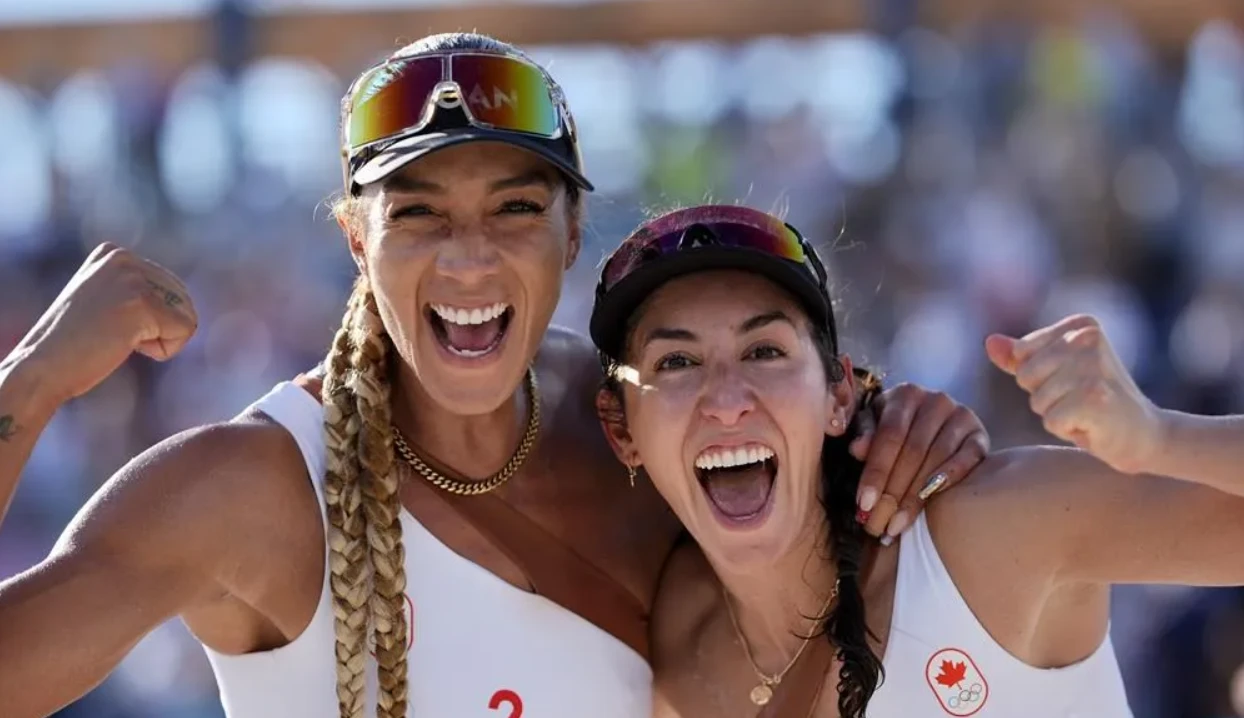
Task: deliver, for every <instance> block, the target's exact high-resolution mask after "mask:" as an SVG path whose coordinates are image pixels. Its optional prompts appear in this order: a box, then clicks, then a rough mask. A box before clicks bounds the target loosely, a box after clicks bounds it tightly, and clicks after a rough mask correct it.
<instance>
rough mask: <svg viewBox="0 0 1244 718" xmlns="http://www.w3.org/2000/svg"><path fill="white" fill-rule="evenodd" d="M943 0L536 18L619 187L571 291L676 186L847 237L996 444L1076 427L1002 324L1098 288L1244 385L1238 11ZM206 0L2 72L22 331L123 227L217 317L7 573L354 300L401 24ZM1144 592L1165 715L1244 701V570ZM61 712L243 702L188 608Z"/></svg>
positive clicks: (145, 391) (1056, 309) (1105, 316)
mask: <svg viewBox="0 0 1244 718" xmlns="http://www.w3.org/2000/svg"><path fill="white" fill-rule="evenodd" d="M660 2H661V4H662V5H665V4H666V3H669V4H670V5H677V2H676V1H675V0H660ZM18 4H19V5H20V3H18ZM54 4H55V3H54ZM59 4H60V5H64V4H65V3H64V2H61V3H59ZM82 4H83V6H84V7H85V6H86V5H87V3H86V2H85V0H83V3H82ZM106 4H107V3H102V5H106ZM148 4H151V3H148ZM641 4H642V3H641ZM787 4H789V3H787ZM919 4H920V3H916V2H914V0H913V2H886V3H881V4H878V7H879V8H881V9H882V10H881V11H879V12H876V13H873V14H872V15H870V16H869V18H868V22H865V23H862V24H861V26H860V27H858V28H853V29H849V30H844V31H842V32H835V33H831V34H822V35H812V36H803V37H781V36H768V37H760V38H752V39H747V40H731V41H729V42H715V41H711V40H702V39H701V40H695V41H688V42H672V41H671V42H660V43H655V44H647V45H644V44H641V45H634V44H631V45H626V46H622V45H610V44H600V43H593V44H591V45H572V44H544V45H540V46H532V47H528V48H527V49H528V50H530V51H531V52H532V54H533V55H534V56H535V57H536V58H537V59H538V60H540V61H542V62H544V63H546V64H547V66H548V67H549V68H550V70H551V71H552V73H553V74H554V76H555V77H556V78H557V79H558V80H559V81H560V82H561V83H562V85H563V86H564V87H565V89H566V92H567V94H568V97H569V100H570V103H571V107H572V109H573V111H574V112H575V114H576V115H577V119H578V124H579V128H580V130H581V134H582V137H583V143H584V153H585V156H586V162H587V167H588V173H589V175H590V176H591V177H592V178H593V179H594V181H595V182H596V184H597V187H598V188H599V191H598V192H597V194H596V195H595V196H593V197H592V198H591V203H590V205H589V222H590V226H589V244H588V245H587V251H585V252H584V254H583V256H582V258H581V260H580V261H579V263H578V266H577V267H576V268H575V269H574V270H573V271H572V273H571V275H570V277H569V279H568V284H567V287H566V290H565V292H564V294H563V297H562V303H561V306H560V308H559V311H558V315H557V318H556V320H557V321H558V322H559V323H562V324H566V325H569V326H571V327H575V328H578V329H585V328H586V319H587V316H588V313H589V311H590V302H591V289H592V286H593V283H594V277H595V271H596V268H597V265H598V262H599V259H600V258H601V257H602V256H603V255H604V253H605V252H606V251H607V250H608V249H609V248H611V247H612V246H613V245H614V244H615V243H616V242H617V241H618V240H619V239H620V238H621V237H622V236H624V235H625V233H626V232H627V231H628V230H629V229H630V228H632V227H633V226H635V224H636V223H637V222H639V221H640V220H641V219H642V218H643V217H644V216H645V214H647V213H651V212H653V211H657V210H661V209H664V208H668V207H670V206H674V205H685V204H691V203H697V202H701V201H703V200H707V199H711V200H715V201H726V202H735V201H739V202H745V203H748V204H751V205H754V206H757V207H760V208H763V209H776V210H780V211H783V212H785V213H786V214H787V216H788V217H789V218H790V220H791V221H792V222H793V223H794V224H795V225H796V226H798V227H800V228H801V229H802V230H803V231H804V233H805V234H807V235H808V236H810V237H812V238H815V239H816V240H817V241H818V242H819V243H821V244H822V246H823V247H824V248H825V249H826V251H827V252H828V257H829V261H830V264H831V265H832V267H831V271H832V273H833V275H834V277H835V282H836V291H837V292H838V296H839V299H840V312H841V314H842V316H843V317H844V324H845V330H844V331H845V333H846V335H847V341H846V345H847V348H848V351H849V352H850V353H851V354H852V356H853V357H854V358H855V359H856V361H857V363H860V362H862V363H867V364H870V365H873V366H876V367H880V368H881V369H883V370H884V371H885V372H886V373H887V375H888V381H890V382H899V381H914V382H919V383H921V384H924V385H927V386H930V387H937V388H941V389H945V390H948V391H949V392H951V393H952V394H953V395H954V396H955V397H957V398H958V399H960V400H962V401H964V402H967V403H969V404H970V405H971V406H972V407H973V408H975V409H976V411H977V412H978V413H979V414H980V415H981V416H982V417H983V418H984V419H985V421H986V424H987V425H988V427H989V428H990V429H991V431H992V434H993V440H994V445H995V446H997V447H1003V446H1010V445H1014V444H1017V443H1024V442H1032V441H1045V440H1048V439H1047V438H1046V437H1045V436H1044V435H1043V434H1042V433H1041V429H1040V425H1039V423H1037V422H1036V421H1034V420H1033V419H1032V417H1031V415H1030V413H1029V411H1028V408H1027V404H1026V401H1025V398H1024V396H1023V395H1021V394H1020V393H1019V392H1018V390H1016V389H1015V388H1014V387H1013V385H1011V383H1010V382H1008V381H1007V380H1006V378H1005V377H1003V376H1000V375H999V374H998V372H996V371H993V370H991V368H990V367H989V365H988V363H987V361H986V359H985V357H984V353H983V350H982V339H983V337H984V336H985V335H986V333H988V332H992V331H1004V332H1010V333H1023V332H1025V331H1027V330H1029V329H1032V328H1035V327H1036V326H1038V325H1041V324H1043V323H1046V322H1049V321H1051V320H1054V319H1057V318H1059V317H1061V316H1063V315H1066V314H1068V313H1071V312H1080V311H1083V312H1092V313H1094V314H1097V315H1098V316H1099V317H1101V318H1102V320H1103V321H1104V323H1105V326H1106V328H1107V332H1108V334H1109V335H1110V337H1111V338H1112V340H1113V341H1114V343H1115V346H1116V347H1117V348H1118V349H1119V351H1120V353H1121V354H1122V356H1123V357H1124V358H1125V360H1126V362H1127V363H1128V365H1129V366H1130V367H1131V368H1132V370H1133V371H1134V373H1135V375H1136V376H1137V377H1138V379H1139V381H1140V383H1141V385H1142V386H1143V388H1144V389H1145V390H1146V391H1147V392H1148V393H1149V395H1150V396H1151V397H1153V398H1154V399H1155V400H1156V401H1157V402H1159V403H1160V404H1162V405H1165V406H1169V407H1174V408H1179V409H1184V410H1188V411H1195V412H1203V413H1224V412H1241V411H1244V201H1242V194H1241V189H1242V188H1244V33H1242V32H1241V29H1240V28H1239V27H1238V26H1233V25H1232V24H1231V23H1229V22H1222V21H1216V20H1214V19H1213V18H1207V19H1206V20H1205V21H1204V22H1203V23H1200V24H1199V27H1198V29H1196V30H1195V32H1193V33H1190V34H1189V37H1187V38H1186V39H1185V40H1184V41H1181V42H1178V43H1176V44H1175V45H1174V46H1172V44H1171V43H1170V42H1162V43H1158V42H1155V41H1152V40H1151V39H1150V38H1149V37H1147V36H1146V34H1145V33H1143V32H1141V31H1140V30H1139V29H1138V28H1137V26H1136V24H1135V23H1134V22H1133V20H1132V18H1130V17H1129V15H1128V13H1127V12H1126V11H1123V12H1110V11H1106V10H1105V9H1102V10H1101V11H1094V12H1086V13H1084V14H1083V20H1082V21H1080V22H1077V23H1074V24H1070V25H1067V24H1062V25H1059V26H1048V25H1044V24H1041V23H1033V22H1024V21H981V22H974V23H967V24H964V25H963V26H961V27H951V28H942V29H938V30H934V29H930V28H929V27H925V26H922V25H921V24H920V23H919V22H917V21H915V20H914V19H913V18H915V17H916V15H915V14H914V13H913V12H912V7H914V6H916V5H919ZM930 4H936V3H930ZM193 5H194V6H195V8H196V9H197V11H199V12H204V13H206V16H207V17H209V18H210V19H211V20H212V21H213V22H215V27H216V32H217V33H218V34H217V36H216V40H217V42H216V43H215V55H214V56H213V55H211V54H205V56H203V57H202V58H201V61H200V62H197V63H195V64H194V65H193V66H192V67H190V68H189V69H186V70H185V71H184V72H181V71H179V72H178V73H177V74H176V75H175V76H173V77H172V78H171V79H170V78H169V77H168V76H167V74H166V73H160V72H157V71H155V69H154V68H153V67H152V66H151V65H150V64H148V63H145V62H144V60H143V58H142V57H134V58H133V59H132V61H127V62H114V63H109V64H108V65H107V66H100V67H95V68H92V69H87V70H78V71H75V72H73V73H57V72H55V71H51V70H49V68H48V67H46V66H44V65H41V64H39V63H34V62H32V63H30V64H29V65H28V66H12V65H11V64H10V65H9V66H7V67H6V68H5V69H4V71H3V72H0V129H2V130H3V138H2V139H0V355H2V354H3V353H4V351H5V350H7V349H8V348H9V347H11V346H12V345H13V344H15V343H16V342H17V341H18V339H19V338H20V337H21V336H22V335H23V334H24V333H25V332H26V331H27V329H28V328H29V327H30V325H31V324H32V322H33V321H34V319H35V318H36V317H37V316H38V314H39V313H40V312H41V311H42V309H43V308H44V307H45V306H46V305H47V304H48V302H50V301H51V300H52V298H53V297H54V296H55V295H56V294H57V293H58V291H59V290H60V288H61V286H62V284H63V283H64V281H65V280H66V279H67V278H68V277H69V275H70V274H71V273H72V272H73V271H74V269H75V268H76V267H77V266H78V264H79V263H80V262H81V260H82V259H83V257H84V256H85V254H86V253H87V252H89V251H90V250H91V248H93V247H94V246H95V245H96V244H98V243H99V242H102V241H112V242H116V243H118V244H122V245H126V246H131V247H133V248H135V249H136V250H138V251H140V252H142V253H143V254H145V255H146V256H149V257H151V258H153V259H155V260H157V261H159V262H161V263H163V264H165V266H168V267H170V268H172V269H174V270H175V271H177V272H178V273H179V274H180V275H181V276H182V277H183V278H184V279H185V280H186V281H187V283H188V285H189V287H190V289H191V292H192V294H193V297H194V300H195V302H196V303H197V305H198V310H199V314H200V316H201V317H202V325H201V328H200V331H199V334H198V336H197V337H196V338H195V339H194V341H193V342H191V344H190V345H189V347H188V348H187V349H186V351H185V352H184V353H183V354H182V355H181V356H179V357H178V358H177V359H176V360H175V361H172V362H170V363H168V364H165V365H156V364H154V363H152V362H149V361H145V360H135V361H132V362H131V363H129V364H128V365H126V366H125V367H124V368H123V369H122V370H121V371H120V372H119V373H118V374H117V375H116V376H114V377H113V378H112V379H110V380H109V381H108V382H107V383H106V384H104V385H103V386H101V387H100V388H99V389H97V390H96V391H94V392H93V393H91V394H90V395H89V396H87V397H85V398H83V399H81V400H79V401H76V402H74V403H73V404H71V405H70V406H67V407H66V408H64V409H63V410H62V411H61V412H60V414H59V415H58V416H57V418H56V420H55V421H54V423H53V424H52V426H51V427H50V428H49V429H48V431H47V433H46V434H45V436H44V437H43V439H42V441H41V443H40V444H39V447H38V449H37V451H36V453H35V456H34V458H33V459H32V461H31V462H30V465H29V467H28V469H27V471H26V475H25V477H24V478H23V480H22V484H21V488H20V490H19V492H18V495H17V499H16V505H15V507H14V509H13V510H12V511H11V512H10V514H9V516H8V518H7V520H6V522H5V524H4V526H3V528H2V530H0V578H2V577H5V576H9V575H12V574H14V573H17V572H18V571H20V570H22V569H24V568H26V567H28V566H29V565H31V564H32V563H34V562H36V561H37V560H38V559H40V558H41V557H42V556H43V555H44V554H45V553H46V552H47V551H48V549H49V548H50V547H51V545H52V543H53V542H54V540H55V539H56V537H57V535H58V534H59V532H60V531H61V529H62V528H63V527H64V525H65V524H66V522H67V521H68V520H69V519H70V518H71V517H72V515H73V514H74V513H75V512H76V511H77V510H78V508H79V507H80V506H81V504H82V503H83V501H84V500H85V499H86V498H87V497H88V496H89V495H90V494H91V493H92V492H94V491H95V490H96V488H97V487H98V486H99V485H100V484H101V482H103V481H104V480H105V479H106V478H107V477H108V476H109V475H110V474H111V472H113V471H114V470H115V469H117V468H118V467H119V466H120V465H121V464H122V463H123V462H124V461H125V460H126V459H128V458H129V457H131V456H133V455H134V454H135V453H136V452H138V451H141V450H142V449H143V448H145V447H147V446H149V445H150V444H152V443H153V442H156V441H158V440H160V439H162V438H163V437H166V436H168V435H169V434H171V433H174V432H177V431H180V430H182V429H185V428H187V427H190V426H192V425H195V424H198V423H201V422H205V421H211V420H219V419H223V418H226V417H229V416H230V415H232V414H234V413H236V412H237V411H239V410H240V409H242V408H243V407H244V406H246V405H247V404H248V403H250V402H251V401H253V400H254V399H255V398H257V397H258V396H260V395H261V394H263V393H264V392H265V391H267V390H268V389H269V388H270V387H271V386H272V385H273V384H274V383H276V382H278V381H280V380H282V379H285V378H288V377H290V376H291V375H293V374H295V373H297V372H299V371H301V370H304V369H306V368H308V367H310V366H311V365H313V364H314V363H315V362H316V361H318V360H319V359H320V358H321V357H322V356H323V355H324V354H325V352H326V349H327V347H328V342H329V340H330V337H331V335H332V332H333V330H334V329H335V327H336V326H337V325H338V324H339V321H340V316H341V313H342V309H343V301H344V298H345V296H346V293H347V290H348V286H349V283H350V281H351V279H352V271H353V265H352V263H351V262H350V261H349V260H348V258H347V255H346V252H345V248H344V244H343V242H342V241H341V237H340V234H339V230H338V229H337V227H336V225H335V223H334V222H333V221H332V219H331V217H330V215H329V212H328V211H327V203H326V200H327V199H328V198H329V197H330V196H331V195H332V194H333V192H334V191H335V190H336V189H337V187H338V184H339V182H340V167H339V164H338V157H339V155H338V151H337V144H336V132H337V118H338V114H337V113H338V102H339V98H340V95H341V92H342V91H343V90H344V88H345V86H346V84H348V82H349V80H350V79H351V75H352V73H353V72H355V71H358V70H361V69H363V68H364V67H365V66H366V65H367V64H368V63H369V62H370V61H372V60H374V59H377V58H379V57H380V56H382V55H383V54H385V53H387V52H388V51H390V50H391V49H392V46H387V47H375V46H370V47H368V46H362V47H353V46H351V45H350V44H351V42H352V39H351V38H350V37H341V38H340V42H341V43H342V44H343V45H344V46H346V47H348V52H349V53H352V56H354V57H356V58H357V63H356V64H354V65H353V66H351V67H349V68H347V69H346V70H345V71H342V70H341V69H340V68H329V67H326V66H324V65H321V64H319V63H318V62H317V61H316V60H314V59H311V58H300V57H262V56H255V53H253V52H252V49H253V48H252V46H251V45H250V42H251V39H252V38H253V33H251V32H250V31H249V29H250V27H251V17H250V15H249V13H248V11H247V8H246V6H245V5H240V4H238V3H235V2H229V3H226V4H221V5H219V6H217V7H214V8H213V7H210V6H211V5H212V3H203V2H198V3H193ZM205 5H206V6H209V7H206V9H205V8H204V6H205ZM100 6H101V3H91V7H93V8H94V9H95V10H96V11H98V9H99V7H100ZM14 8H15V6H10V7H9V8H8V9H7V10H6V11H5V12H4V13H0V31H5V32H9V33H13V32H18V33H20V32H22V27H21V26H20V25H15V26H11V27H8V28H6V27H4V26H3V23H19V22H20V17H18V15H20V13H16V12H15V10H14ZM7 15H12V16H13V17H6V16H7ZM67 17H68V19H69V20H72V19H73V16H72V13H69V14H68V16H67ZM426 29H427V28H423V27H417V28H410V29H409V30H403V29H399V28H394V37H395V38H396V37H397V36H398V35H401V36H403V37H406V38H413V37H416V36H418V35H419V34H422V32H424V31H425V30H426ZM434 29H436V30H446V29H460V28H434ZM482 29H486V30H490V31H494V32H496V33H497V34H498V35H500V36H501V37H502V38H503V39H504V38H505V37H506V33H505V29H504V28H493V27H484V28H482ZM0 42H2V41H0ZM1115 603H1116V607H1115V608H1116V610H1115V614H1114V622H1113V626H1112V633H1113V637H1114V641H1115V645H1116V648H1117V651H1118V654H1119V658H1120V661H1121V662H1122V664H1123V668H1124V673H1125V676H1126V679H1127V684H1128V689H1129V693H1130V696H1131V700H1132V704H1133V709H1134V710H1135V712H1136V715H1137V716H1138V718H1225V717H1227V716H1244V591H1241V590H1236V589H1230V590H1218V591H1202V590H1192V589H1173V588H1131V587H1128V588H1124V589H1120V590H1119V591H1118V592H1117V594H1116V601H1115ZM0 640H3V636H0ZM0 670H3V667H0ZM0 712H2V709H0ZM60 715H63V716H75V717H78V716H83V717H85V716H89V717H91V718H122V717H125V718H129V717H134V718H139V717H143V718H145V717H147V716H152V717H154V716H160V717H162V718H208V717H209V716H221V715H222V712H221V710H220V707H219V704H218V701H217V699H216V695H215V685H214V682H213V679H212V675H211V673H210V670H209V669H208V665H207V662H206V660H205V658H204V656H203V653H202V650H201V648H200V647H199V646H198V644H196V643H195V642H194V641H193V639H192V638H191V637H190V636H189V635H188V634H187V633H186V631H185V629H184V628H183V627H182V626H181V624H180V623H178V622H171V623H170V624H168V625H166V626H165V627H163V628H161V629H160V630H158V631H156V632H155V633H154V634H152V635H151V636H150V637H148V638H147V639H146V640H144V641H143V642H142V643H141V644H139V645H138V647H137V648H136V649H135V650H134V652H133V653H132V655H131V656H130V657H129V658H128V659H127V660H126V661H125V662H124V664H123V665H122V666H121V668H120V669H119V670H118V671H117V672H116V674H115V675H114V676H113V677H111V678H110V679H109V680H108V681H106V682H105V683H104V684H103V685H102V686H101V687H100V688H99V689H98V690H96V691H95V692H94V693H93V694H92V695H90V696H88V697H87V698H85V699H83V700H82V701H80V702H79V703H78V704H76V705H75V706H72V707H70V708H68V709H66V710H65V711H63V713H62V714H60Z"/></svg>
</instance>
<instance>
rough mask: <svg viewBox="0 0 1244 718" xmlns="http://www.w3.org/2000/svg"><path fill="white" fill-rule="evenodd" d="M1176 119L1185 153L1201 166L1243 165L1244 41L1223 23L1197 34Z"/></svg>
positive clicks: (1191, 49)
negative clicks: (1188, 153) (1187, 152)
mask: <svg viewBox="0 0 1244 718" xmlns="http://www.w3.org/2000/svg"><path fill="white" fill-rule="evenodd" d="M1187 68H1188V69H1187V74H1186V77H1185V80H1184V85H1183V93H1182V97H1181V98H1180V100H1179V114H1178V118H1177V123H1178V128H1179V135H1180V137H1181V139H1182V140H1183V143H1184V145H1185V146H1186V147H1187V148H1188V151H1189V152H1190V153H1191V154H1192V155H1193V156H1194V157H1196V158H1197V159H1198V160H1199V161H1200V162H1202V163H1204V164H1207V165H1238V164H1241V163H1244V39H1242V38H1241V36H1240V33H1239V31H1238V30H1236V29H1235V28H1234V27H1232V26H1231V25H1230V24H1228V23H1224V22H1219V21H1215V22H1210V23H1208V24H1206V25H1205V27H1203V28H1201V30H1200V31H1199V32H1197V35H1196V37H1195V38H1194V39H1193V41H1192V44H1191V47H1190V48H1189V51H1188V65H1187Z"/></svg>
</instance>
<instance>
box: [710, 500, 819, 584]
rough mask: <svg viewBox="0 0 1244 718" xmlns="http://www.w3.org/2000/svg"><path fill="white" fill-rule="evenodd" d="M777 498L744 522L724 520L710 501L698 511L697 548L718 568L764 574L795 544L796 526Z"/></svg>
mask: <svg viewBox="0 0 1244 718" xmlns="http://www.w3.org/2000/svg"><path fill="white" fill-rule="evenodd" d="M778 504H779V501H778V500H777V498H776V497H770V499H769V502H768V504H767V506H766V508H765V509H764V510H763V511H762V512H761V513H760V514H757V515H755V516H751V517H749V518H748V519H747V520H746V521H739V520H738V519H732V518H729V517H723V516H722V515H721V514H720V512H719V511H718V510H717V509H716V507H714V506H713V505H712V503H711V502H705V505H704V506H702V507H700V508H699V509H698V510H697V512H696V513H697V514H698V516H697V518H696V530H695V531H692V534H693V535H694V536H695V538H696V540H697V541H698V542H699V544H700V548H701V549H702V550H703V551H704V553H705V554H706V555H707V556H709V557H710V558H711V559H712V561H713V563H714V564H716V565H717V566H718V567H720V568H726V569H728V570H730V571H738V572H748V573H751V572H755V573H764V572H766V571H769V570H772V568H773V566H774V565H775V564H776V563H777V562H778V561H779V560H781V559H782V557H784V556H785V555H787V554H788V553H790V551H791V550H792V548H793V547H794V545H795V544H796V543H797V542H798V538H799V537H798V527H799V526H800V525H801V523H802V522H799V521H795V520H794V519H793V518H792V517H791V516H790V514H789V512H787V511H783V510H781V509H782V508H783V507H782V506H780V505H778Z"/></svg>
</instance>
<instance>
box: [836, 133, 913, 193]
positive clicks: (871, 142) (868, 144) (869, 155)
mask: <svg viewBox="0 0 1244 718" xmlns="http://www.w3.org/2000/svg"><path fill="white" fill-rule="evenodd" d="M825 151H826V153H827V154H828V156H829V160H830V163H831V164H833V166H834V169H835V170H837V172H838V174H840V175H841V176H842V178H843V179H845V180H847V181H848V182H852V183H854V184H857V185H863V186H868V185H875V184H878V183H880V182H882V181H883V180H885V179H886V178H887V177H889V176H890V175H891V174H892V173H893V172H894V169H895V167H897V166H898V161H899V158H900V156H901V154H902V139H901V138H900V137H899V133H898V129H897V128H896V127H895V126H894V123H892V122H890V121H888V120H887V121H884V122H881V123H879V124H871V123H870V124H867V125H864V126H853V125H851V124H849V123H845V122H841V123H832V122H831V123H830V124H829V126H828V127H826V129H825Z"/></svg>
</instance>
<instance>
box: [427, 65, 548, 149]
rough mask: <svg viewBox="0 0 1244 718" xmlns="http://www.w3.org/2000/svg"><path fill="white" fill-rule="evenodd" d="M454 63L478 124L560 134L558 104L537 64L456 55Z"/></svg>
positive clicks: (455, 75) (511, 129)
mask: <svg viewBox="0 0 1244 718" xmlns="http://www.w3.org/2000/svg"><path fill="white" fill-rule="evenodd" d="M451 63H452V64H451V70H452V75H453V79H454V81H455V82H457V83H458V87H460V88H462V94H463V96H464V97H463V100H464V102H465V104H466V106H467V108H468V109H469V110H470V112H471V116H472V117H474V118H475V121H476V124H480V125H484V126H486V127H491V128H494V129H499V130H509V131H512V132H525V133H527V134H531V135H539V136H541V137H554V136H555V135H556V134H557V130H558V127H559V126H560V122H559V117H558V112H557V105H556V103H554V101H553V95H552V92H551V91H550V88H549V83H548V81H547V80H546V79H545V77H544V73H542V72H540V70H539V69H538V68H537V67H535V66H534V65H529V64H527V63H525V62H519V61H517V60H514V59H512V58H508V57H497V56H493V55H454V56H453V58H452V60H451Z"/></svg>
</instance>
